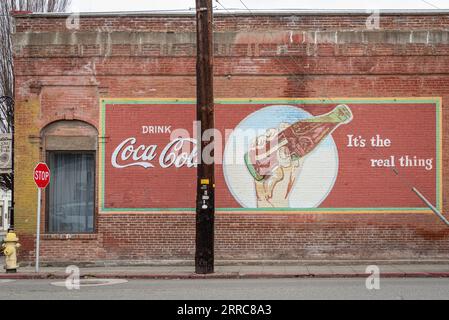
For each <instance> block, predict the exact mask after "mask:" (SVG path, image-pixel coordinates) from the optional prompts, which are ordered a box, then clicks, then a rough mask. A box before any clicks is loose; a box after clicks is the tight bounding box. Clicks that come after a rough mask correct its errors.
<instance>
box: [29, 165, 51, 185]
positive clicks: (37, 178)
mask: <svg viewBox="0 0 449 320" xmlns="http://www.w3.org/2000/svg"><path fill="white" fill-rule="evenodd" d="M33 178H34V182H36V185H37V187H38V188H42V189H44V188H46V187H47V186H48V184H49V183H50V169H49V168H48V166H47V165H46V164H45V163H43V162H40V163H38V164H37V166H36V168H34V173H33Z"/></svg>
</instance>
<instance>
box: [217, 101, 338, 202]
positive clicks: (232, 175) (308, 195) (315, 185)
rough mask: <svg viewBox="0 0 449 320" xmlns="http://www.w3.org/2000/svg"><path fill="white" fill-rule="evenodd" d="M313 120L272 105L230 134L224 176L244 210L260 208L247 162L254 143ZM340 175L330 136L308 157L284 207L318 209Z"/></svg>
mask: <svg viewBox="0 0 449 320" xmlns="http://www.w3.org/2000/svg"><path fill="white" fill-rule="evenodd" d="M312 117H313V116H312V115H311V114H310V113H308V112H306V111H305V110H303V109H301V108H299V107H294V106H288V105H274V106H269V107H265V108H262V109H260V110H258V111H256V112H254V113H252V114H250V115H249V116H247V117H246V118H245V119H244V120H242V121H241V122H240V123H239V124H238V125H237V127H236V128H235V129H234V130H233V132H232V133H231V134H230V135H229V138H228V141H227V143H226V147H225V151H224V157H223V174H224V177H225V181H226V184H227V186H228V188H229V191H230V192H231V194H232V195H233V197H234V198H235V200H236V201H237V202H238V203H239V204H240V205H241V206H242V207H244V208H257V207H258V201H257V194H256V185H255V180H254V178H253V176H252V175H251V174H250V172H249V171H248V168H247V166H246V164H245V161H244V157H245V153H246V152H247V151H248V149H249V145H250V143H251V142H252V141H254V139H255V138H256V137H258V136H261V135H265V133H266V132H267V130H269V129H278V128H279V127H280V126H281V124H293V123H295V122H297V121H300V120H303V119H308V118H312ZM337 174H338V150H337V147H336V145H335V142H334V139H333V138H332V136H331V135H330V136H328V137H327V138H325V139H324V140H323V141H322V142H321V143H320V144H319V145H318V147H316V148H315V149H314V150H313V151H312V152H311V153H310V154H308V155H307V156H306V157H305V158H304V160H303V164H302V169H301V170H299V171H298V174H297V176H296V180H295V183H294V185H293V186H292V189H291V192H290V194H289V197H288V205H287V206H283V207H289V208H316V207H318V206H319V205H320V204H321V203H322V202H323V201H324V200H325V199H326V197H327V196H328V195H329V193H330V191H331V190H332V188H333V186H334V184H335V180H336V178H337Z"/></svg>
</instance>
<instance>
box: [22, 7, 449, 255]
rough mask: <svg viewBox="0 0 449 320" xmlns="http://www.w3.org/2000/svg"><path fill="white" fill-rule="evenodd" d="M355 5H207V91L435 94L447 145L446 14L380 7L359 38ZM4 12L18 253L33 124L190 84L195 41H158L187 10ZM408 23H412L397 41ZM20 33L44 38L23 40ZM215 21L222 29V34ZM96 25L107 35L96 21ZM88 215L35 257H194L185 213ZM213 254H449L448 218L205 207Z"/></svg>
mask: <svg viewBox="0 0 449 320" xmlns="http://www.w3.org/2000/svg"><path fill="white" fill-rule="evenodd" d="M366 17H367V16H366V15H346V16H345V15H340V16H339V15H328V16H325V15H303V16H288V15H287V16H269V15H267V16H261V17H252V16H242V17H239V19H238V21H237V20H236V19H235V17H223V16H220V17H217V19H216V21H215V27H216V31H217V32H220V33H222V35H221V36H222V38H219V37H218V36H217V38H219V39H222V40H220V41H218V42H217V43H216V44H215V48H216V58H215V74H216V78H215V95H216V97H217V98H230V97H236V98H238V97H241V98H255V97H266V98H272V97H308V98H310V97H429V96H432V97H442V101H443V123H444V128H443V150H446V149H447V147H448V142H449V140H448V138H449V135H448V134H447V130H446V126H447V123H448V120H449V119H448V118H449V113H448V111H447V108H449V105H448V102H447V101H449V100H448V99H449V59H448V52H449V42H448V37H447V33H444V32H443V31H442V30H443V29H444V28H446V27H447V25H448V23H449V16H447V15H435V16H432V15H409V16H407V15H385V16H382V15H381V20H380V22H381V24H380V27H381V29H380V30H375V32H378V33H379V34H381V35H383V36H385V37H384V38H382V39H386V40H385V41H377V42H376V41H373V42H370V41H364V39H363V38H360V36H359V35H360V34H359V33H358V32H357V31H363V30H365V29H366V26H365V21H366ZM16 24H17V32H18V34H17V35H16V37H18V38H17V39H16V44H15V46H16V48H15V49H16V58H15V73H16V100H17V118H16V121H17V122H16V126H17V129H16V130H17V137H16V139H17V143H16V155H17V158H16V168H17V175H18V178H17V181H16V194H15V197H16V199H15V201H16V225H17V231H18V233H19V236H20V237H21V240H22V242H23V244H24V250H22V258H23V259H29V258H31V257H32V256H33V254H34V252H33V246H34V240H33V239H34V238H33V237H34V236H33V235H34V229H35V220H34V219H35V218H34V215H35V206H36V204H35V193H34V192H35V189H34V188H33V185H32V181H30V180H31V172H30V170H32V165H31V164H30V162H33V161H36V160H39V159H38V158H39V157H40V158H42V157H43V155H44V152H43V150H41V149H40V146H41V141H40V139H39V136H40V132H41V130H42V128H43V127H45V125H47V124H49V123H51V122H53V121H56V120H61V119H68V120H70V119H78V120H83V121H86V122H88V123H90V124H92V125H94V126H96V127H98V115H99V110H98V106H99V99H100V98H102V97H104V98H105V97H107V98H112V97H146V98H157V97H160V98H173V97H179V98H183V97H185V98H192V97H194V96H195V92H196V91H195V90H196V89H195V56H194V54H195V44H194V43H189V42H188V41H177V40H170V39H171V38H170V37H172V36H174V37H176V35H179V34H180V33H185V34H186V35H187V36H188V35H189V32H193V31H194V19H193V17H175V16H171V17H155V16H129V17H82V18H81V28H80V29H79V30H77V33H76V34H73V33H70V31H69V30H66V29H65V19H64V18H48V17H32V18H29V17H26V16H24V17H18V18H17V19H16ZM273 30H276V32H273ZM314 30H320V31H322V32H330V33H331V34H333V33H335V32H341V38H340V39H341V40H339V41H336V42H337V43H335V42H333V40H332V37H330V38H329V34H328V35H327V36H328V40H327V41H325V38H324V36H322V37H320V38H319V41H317V43H315V39H314V38H313V37H312V36H313V33H307V32H306V31H314ZM410 30H413V31H414V35H411V36H410V39H411V40H410V41H405V40H404V39H408V38H407V37H408V36H409V33H410ZM97 31H107V32H109V33H110V34H109V36H110V37H112V39H113V37H114V36H115V35H114V33H115V32H117V31H121V32H130V37H131V36H132V34H133V32H135V31H139V32H154V33H164V32H175V34H173V33H167V34H166V36H167V39H165V40H160V41H149V42H148V43H141V44H139V43H137V42H136V43H133V41H132V40H129V41H128V42H127V41H125V42H124V43H118V42H119V41H117V43H114V41H112V44H110V43H108V42H107V41H104V40H99V41H98V42H95V41H91V40H88V37H87V36H86V38H83V36H82V35H81V34H83V33H85V34H86V32H87V35H90V36H91V38H92V37H93V38H94V39H95V37H96V36H97V34H96V32H97ZM418 31H420V32H421V33H419V32H418ZM25 32H30V34H31V36H34V37H38V36H39V37H42V39H43V40H42V41H39V40H32V39H31V40H30V39H27V40H24V39H25V38H24V37H25V36H24V35H23V33H25ZM41 32H44V33H46V34H38V33H41ZM227 32H230V33H232V34H231V35H230V36H229V37H228V38H229V39H227V38H226V36H225V35H224V34H226V33H227ZM401 32H402V33H401ZM439 32H442V34H440V33H439ZM92 35H93V36H92ZM339 35H340V34H337V36H339ZM21 37H22V38H21ZM348 37H349V38H348ZM99 38H100V39H108V36H107V33H106V35H105V33H104V32H103V33H101V36H99ZM36 39H37V38H36ZM70 39H71V40H70ZM86 39H87V40H86ZM176 39H179V38H176ZM290 39H292V40H290ZM348 39H349V40H348ZM401 39H402V40H401ZM228 75H230V77H228ZM398 129H399V130H400V124H399V123H398ZM100 141H101V137H100ZM30 154H32V156H31V155H30ZM448 162H449V157H448V156H447V153H444V155H443V166H444V169H443V208H444V210H443V213H446V212H447V210H448V209H449V207H448V202H447V195H448V191H447V190H448V189H447V186H448V182H449V180H448V177H449V175H448V164H449V163H448ZM97 219H98V220H97V232H96V233H95V234H94V235H74V236H72V237H71V238H67V237H68V236H67V235H61V236H55V235H47V234H45V232H44V235H43V241H42V259H43V260H44V261H93V260H117V259H118V260H120V259H122V260H123V259H139V260H145V259H193V255H194V236H195V217H194V214H173V213H157V214H155V213H143V214H116V215H114V214H102V215H99V216H97ZM33 223H34V224H33ZM44 226H45V217H44V216H43V217H42V228H44ZM216 257H217V259H360V258H363V259H419V258H448V257H449V228H448V227H447V226H445V225H444V224H442V223H441V222H440V221H439V220H438V218H437V217H436V216H434V215H419V214H415V215H413V214H401V213H398V214H385V215H379V214H372V215H371V214H363V215H362V214H345V215H338V214H325V215H322V214H306V213H304V214H289V213H285V214H276V215H267V214H264V215H258V214H255V213H251V214H244V213H239V214H236V213H232V214H231V213H217V215H216Z"/></svg>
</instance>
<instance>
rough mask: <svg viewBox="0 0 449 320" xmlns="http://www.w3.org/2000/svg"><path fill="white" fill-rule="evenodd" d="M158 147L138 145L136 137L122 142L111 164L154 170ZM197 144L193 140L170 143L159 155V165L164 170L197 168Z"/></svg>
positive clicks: (112, 157)
mask: <svg viewBox="0 0 449 320" xmlns="http://www.w3.org/2000/svg"><path fill="white" fill-rule="evenodd" d="M157 148H158V146H157V145H149V146H146V145H143V144H142V145H138V146H137V139H136V138H134V137H131V138H128V139H125V140H124V141H123V142H121V143H120V144H119V145H118V146H117V148H115V150H114V152H113V153H112V156H111V164H112V166H113V167H114V168H118V169H123V168H127V167H133V166H140V167H144V168H145V169H148V168H154V164H152V161H153V160H155V159H156V157H157ZM196 164H197V142H196V140H195V139H192V138H177V139H174V140H172V141H170V143H168V144H167V145H166V146H165V148H164V149H163V150H162V152H161V154H160V155H159V165H160V166H161V167H162V168H169V167H172V166H174V167H176V168H181V167H183V166H185V167H187V168H192V167H196Z"/></svg>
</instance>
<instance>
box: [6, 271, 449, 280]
mask: <svg viewBox="0 0 449 320" xmlns="http://www.w3.org/2000/svg"><path fill="white" fill-rule="evenodd" d="M368 276H369V274H367V273H245V274H243V273H214V274H209V275H201V274H196V273H173V274H151V273H141V274H131V273H92V274H82V275H81V278H84V279H92V278H94V279H95V278H97V279H130V280H137V279H141V280H188V279H191V280H196V279H282V278H284V279H291V278H309V279H310V278H312V279H313V278H321V279H326V278H329V279H331V278H366V277H368ZM380 277H383V278H449V272H407V273H404V272H388V273H381V274H380ZM66 278H67V274H65V273H16V274H6V273H4V274H0V280H46V279H66Z"/></svg>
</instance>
